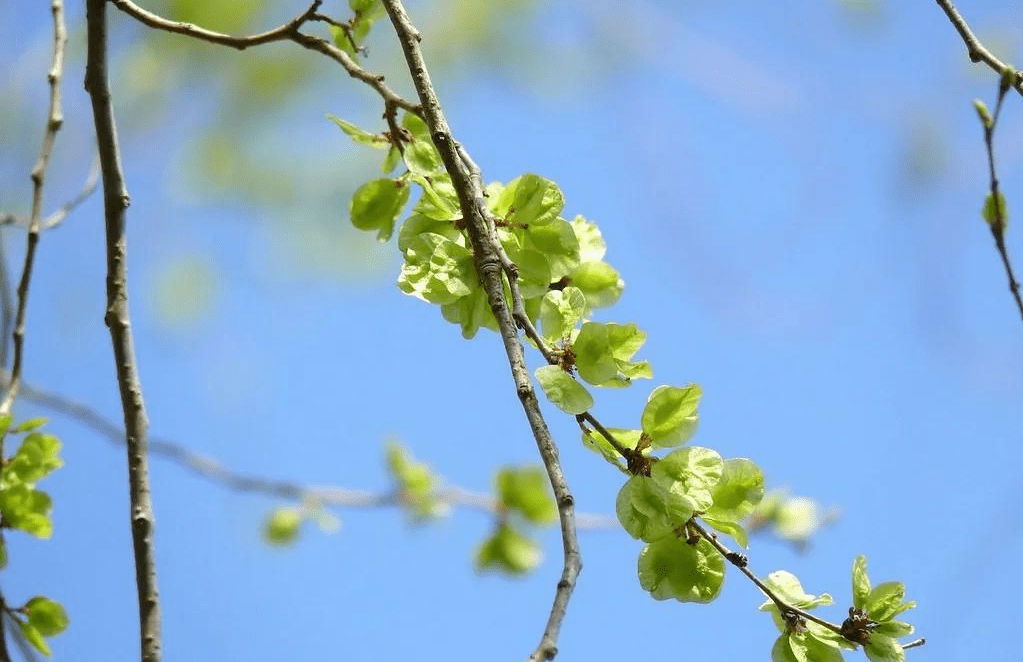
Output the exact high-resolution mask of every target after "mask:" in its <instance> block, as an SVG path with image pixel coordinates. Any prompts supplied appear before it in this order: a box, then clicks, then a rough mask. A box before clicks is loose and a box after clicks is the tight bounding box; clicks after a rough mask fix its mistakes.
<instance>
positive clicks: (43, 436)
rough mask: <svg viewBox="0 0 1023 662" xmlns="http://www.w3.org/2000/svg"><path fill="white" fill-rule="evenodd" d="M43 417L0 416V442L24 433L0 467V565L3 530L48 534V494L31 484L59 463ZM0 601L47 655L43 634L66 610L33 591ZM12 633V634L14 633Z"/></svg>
mask: <svg viewBox="0 0 1023 662" xmlns="http://www.w3.org/2000/svg"><path fill="white" fill-rule="evenodd" d="M45 424H46V419H45V418H33V419H29V420H27V421H24V422H22V423H20V424H18V425H13V426H12V419H11V416H10V415H9V414H5V415H3V416H0V444H2V441H6V440H7V439H8V438H9V437H12V436H14V435H21V434H24V435H25V436H24V438H23V439H22V440H21V443H20V444H19V445H18V448H17V450H15V451H14V453H13V454H12V455H11V456H9V457H6V458H3V461H2V466H0V568H3V567H6V565H7V543H6V538H5V537H4V530H6V529H13V530H18V531H23V532H25V533H28V534H30V535H33V536H35V537H37V538H44V539H45V538H49V537H51V536H52V535H53V521H52V520H51V519H50V511H51V510H52V508H53V502H52V500H51V499H50V495H49V494H47V493H46V492H44V491H42V490H40V489H38V488H37V487H36V483H38V482H39V481H40V480H42V479H43V478H46V477H47V476H48V475H49V474H51V473H52V472H53V471H55V470H56V469H59V468H60V467H61V466H63V464H64V462H63V460H61V458H60V447H61V444H60V440H59V439H57V437H55V436H53V435H51V434H47V433H45V432H42V431H41V428H42V427H43V426H44V425H45ZM0 605H2V609H3V612H4V615H5V617H6V618H7V619H9V620H13V622H15V623H16V624H17V625H18V628H19V632H20V636H21V637H23V638H24V639H25V640H26V641H27V642H28V643H29V644H30V645H31V646H32V647H34V648H35V649H36V650H38V651H39V652H40V653H42V654H44V655H47V656H49V655H50V647H49V645H48V644H47V642H46V639H47V638H49V637H53V636H56V635H58V634H60V633H61V632H63V631H64V630H65V629H66V628H67V625H68V618H67V614H66V613H65V611H64V608H63V607H62V606H61V605H60V603H58V602H55V601H53V600H50V599H49V598H46V597H43V596H36V597H34V598H32V599H30V600H29V601H28V602H26V603H25V604H24V605H22V606H21V607H18V608H11V607H9V606H8V605H6V604H3V603H2V601H0ZM15 636H17V635H15Z"/></svg>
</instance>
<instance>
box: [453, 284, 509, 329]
mask: <svg viewBox="0 0 1023 662" xmlns="http://www.w3.org/2000/svg"><path fill="white" fill-rule="evenodd" d="M441 312H442V313H443V314H444V319H446V320H447V321H449V322H451V323H452V324H459V325H461V327H462V337H463V338H466V339H470V338H472V337H474V336H475V335H476V332H477V331H479V329H480V327H481V326H484V327H487V328H493V327H496V326H497V321H496V320H495V319H494V313H493V312H492V311H491V310H490V305H489V304H488V303H487V294H486V292H484V291H483V290H482V289H481V288H476V289H474V290H473V291H472V293H471V294H470V295H469V296H467V297H462V298H461V299H458V300H457V301H455V302H453V303H448V304H444V305H442V306H441Z"/></svg>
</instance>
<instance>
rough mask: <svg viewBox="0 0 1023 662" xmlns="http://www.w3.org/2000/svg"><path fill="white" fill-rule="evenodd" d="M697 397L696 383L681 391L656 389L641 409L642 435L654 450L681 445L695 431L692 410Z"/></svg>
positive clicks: (666, 387) (664, 387)
mask: <svg viewBox="0 0 1023 662" xmlns="http://www.w3.org/2000/svg"><path fill="white" fill-rule="evenodd" d="M701 395H702V391H701V390H700V387H699V386H697V385H696V384H690V385H689V386H685V387H682V388H678V387H675V386H658V387H657V388H655V389H654V390H653V392H652V393H651V394H650V397H649V398H648V399H647V403H646V407H645V408H644V409H643V417H642V422H643V423H642V424H643V432H646V433H647V435H649V437H650V440H651V441H652V442H653V444H654V445H655V446H658V447H670V446H677V445H679V444H683V443H685V442H686V441H688V440H689V438H690V437H691V436H692V435H693V433H694V432H695V431H696V425H697V422H698V421H699V417H698V416H697V413H696V409H697V407H698V406H699V404H700V396H701Z"/></svg>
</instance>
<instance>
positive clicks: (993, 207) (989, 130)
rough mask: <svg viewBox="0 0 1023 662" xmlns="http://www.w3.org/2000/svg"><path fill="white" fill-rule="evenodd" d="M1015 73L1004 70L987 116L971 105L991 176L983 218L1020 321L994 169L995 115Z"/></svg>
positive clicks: (1022, 305)
mask: <svg viewBox="0 0 1023 662" xmlns="http://www.w3.org/2000/svg"><path fill="white" fill-rule="evenodd" d="M1013 76H1014V73H1013V71H1012V70H1011V69H1006V70H1005V72H1004V73H1003V74H1002V79H1001V82H1000V83H999V85H998V100H997V101H996V102H995V112H994V113H989V112H988V109H987V106H985V105H984V102H983V101H980V100H979V99H978V100H976V101H974V102H973V105H974V107H975V108H976V109H977V114H978V115H979V116H980V122H981V124H983V126H984V145H985V146H986V147H987V164H988V173H989V175H990V177H991V189H990V190H991V192H990V193H989V194H988V196H987V199H986V200H985V201H984V208H983V212H982V214H983V216H984V220H985V221H987V224H988V226H989V227H990V228H991V234H992V236H994V238H995V246H996V247H997V249H998V254H999V255H1000V256H1001V258H1002V264H1003V265H1004V266H1005V273H1006V275H1007V276H1008V278H1009V292H1011V293H1012V297H1013V299H1015V300H1016V307H1017V308H1019V315H1020V319H1023V299H1021V298H1020V294H1019V282H1018V281H1017V280H1016V276H1015V275H1014V274H1013V272H1012V263H1011V262H1010V261H1009V253H1008V251H1007V250H1006V249H1005V228H1006V227H1008V225H1009V210H1008V207H1007V205H1006V203H1005V196H1004V195H1002V192H1001V191H1000V190H999V187H998V174H997V172H996V170H995V142H994V135H995V128H996V127H997V126H998V116H999V115H1000V114H1001V112H1002V102H1003V101H1004V100H1005V95H1006V94H1007V93H1008V91H1009V86H1010V85H1011V83H1012V78H1013Z"/></svg>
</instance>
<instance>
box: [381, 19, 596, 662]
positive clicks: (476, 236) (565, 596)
mask: <svg viewBox="0 0 1023 662" xmlns="http://www.w3.org/2000/svg"><path fill="white" fill-rule="evenodd" d="M383 1H384V6H385V7H386V9H387V14H388V16H389V17H390V20H391V23H392V24H393V25H394V30H395V32H396V33H397V35H398V41H400V42H401V47H402V50H403V51H404V53H405V61H406V62H407V63H408V68H409V72H410V73H411V75H412V81H413V83H414V85H415V88H416V92H417V93H418V95H419V102H420V104H421V105H422V109H423V119H424V120H425V121H426V124H427V126H428V127H429V128H430V137H431V138H432V139H433V143H434V145H436V147H437V150H438V151H439V152H440V155H441V159H442V160H443V161H444V168H445V170H447V172H448V174H449V175H450V176H451V181H452V184H453V185H454V188H455V191H456V192H457V194H458V200H459V205H460V207H461V210H462V217H463V218H464V219H465V221H466V228H467V230H468V234H469V240H470V242H471V244H472V248H473V251H474V257H475V264H476V270H477V272H478V273H479V276H480V280H481V281H482V283H483V288H484V290H485V291H486V293H487V300H488V303H489V304H490V309H491V310H492V311H493V313H494V317H495V318H496V319H497V324H498V328H499V330H500V334H501V340H502V342H503V343H504V349H505V353H506V354H507V358H508V365H509V367H510V368H511V373H512V378H513V380H514V382H515V390H516V392H517V394H518V396H519V400H520V402H521V403H522V408H523V410H524V411H525V414H526V419H527V420H528V421H529V427H530V429H531V430H532V432H533V438H534V439H535V440H536V444H537V447H538V449H539V451H540V457H541V458H542V459H543V463H544V467H545V468H546V469H547V476H548V478H549V479H550V482H551V487H552V488H553V490H554V497H555V499H556V501H557V504H558V514H559V518H560V521H561V532H562V546H563V548H564V566H563V570H562V573H561V580H560V581H559V582H558V586H557V590H556V591H555V594H554V604H553V606H552V607H551V613H550V616H549V618H548V620H547V626H546V628H545V629H544V633H543V636H542V637H541V639H540V643H539V644H538V645H537V647H536V650H534V651H533V654H532V655H531V656H530V660H532V661H534V662H536V661H539V660H550V659H553V658H554V656H555V655H557V652H558V648H557V641H558V635H559V633H560V631H561V623H562V621H563V620H564V618H565V612H566V610H567V609H568V601H569V599H570V598H571V596H572V591H573V589H574V588H575V583H576V579H577V577H578V575H579V571H580V569H581V568H582V558H581V555H580V553H579V541H578V539H577V537H576V531H575V526H576V525H575V514H574V511H575V500H574V498H573V497H572V494H571V492H570V491H569V489H568V483H567V481H566V480H565V475H564V472H563V471H562V468H561V461H560V459H559V457H558V449H557V446H556V445H555V444H554V440H553V438H552V437H551V433H550V430H548V428H547V423H546V421H544V418H543V414H542V413H541V412H540V406H539V403H538V402H537V398H536V392H535V391H534V390H533V385H532V383H531V381H530V378H529V373H528V372H527V370H526V362H525V357H524V356H523V350H522V344H521V342H520V341H519V336H518V329H517V328H516V326H515V320H514V319H513V317H512V313H511V311H510V310H509V306H508V302H507V300H506V299H505V296H504V278H503V263H502V260H501V255H500V251H499V249H498V247H497V245H495V244H496V242H495V240H494V236H493V233H492V231H491V228H490V227H489V225H488V223H487V217H486V213H485V209H486V205H485V204H484V202H483V191H482V190H481V188H480V185H479V182H480V177H479V176H478V173H476V174H475V175H474V174H473V173H470V172H468V171H467V168H466V167H465V161H464V160H463V155H465V151H464V150H461V154H460V153H459V152H460V150H459V149H458V145H457V143H456V142H455V140H454V138H453V137H452V135H451V129H450V128H449V127H448V124H447V120H445V118H444V113H443V111H442V110H441V107H440V102H439V101H438V99H437V93H436V92H435V91H434V89H433V83H432V82H431V81H430V75H429V72H428V71H427V69H426V62H425V61H424V60H423V53H422V50H421V49H420V47H419V42H420V40H421V36H420V35H419V32H418V31H417V30H416V29H415V27H414V26H413V25H412V22H411V20H410V19H409V17H408V14H407V13H406V12H405V8H404V7H403V6H402V3H401V2H400V0H383Z"/></svg>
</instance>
